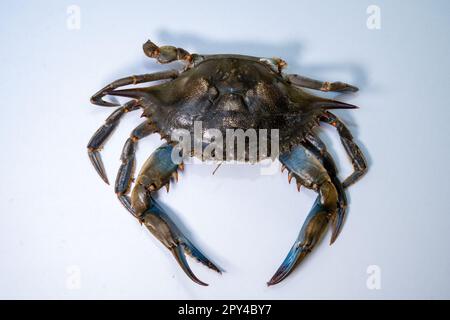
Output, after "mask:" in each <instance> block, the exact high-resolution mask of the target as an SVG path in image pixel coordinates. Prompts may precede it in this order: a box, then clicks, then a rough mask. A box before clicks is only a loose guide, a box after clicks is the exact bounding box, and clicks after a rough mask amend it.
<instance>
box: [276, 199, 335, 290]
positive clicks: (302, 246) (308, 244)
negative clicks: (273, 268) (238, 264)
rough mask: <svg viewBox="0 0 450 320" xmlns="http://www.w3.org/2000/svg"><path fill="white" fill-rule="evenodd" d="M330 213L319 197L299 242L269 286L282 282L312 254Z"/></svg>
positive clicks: (298, 239) (301, 232) (293, 247)
mask: <svg viewBox="0 0 450 320" xmlns="http://www.w3.org/2000/svg"><path fill="white" fill-rule="evenodd" d="M328 221H329V213H328V210H327V208H326V207H324V206H323V205H322V203H321V200H320V196H319V197H317V199H316V201H315V203H314V205H313V207H312V209H311V211H310V213H309V215H308V217H307V218H306V221H305V223H304V224H303V227H302V229H301V230H300V234H299V235H298V238H297V240H296V241H295V243H294V245H293V246H292V248H291V250H290V251H289V253H288V255H287V256H286V258H285V259H284V261H283V263H282V264H281V266H280V267H279V268H278V270H277V272H275V274H274V275H273V277H272V279H270V281H269V282H267V285H268V286H272V285H274V284H277V283H279V282H281V281H282V280H283V279H284V278H286V277H287V276H288V275H289V274H290V273H291V272H292V270H294V268H295V266H297V265H298V264H299V263H300V262H302V261H303V259H304V258H305V257H306V256H307V255H308V253H310V252H311V250H312V249H313V248H314V246H315V245H316V244H317V242H318V241H319V240H320V238H321V236H322V235H323V233H324V232H325V230H326V229H327V226H328Z"/></svg>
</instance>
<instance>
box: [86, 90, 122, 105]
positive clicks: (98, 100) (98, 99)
mask: <svg viewBox="0 0 450 320" xmlns="http://www.w3.org/2000/svg"><path fill="white" fill-rule="evenodd" d="M107 88H108V87H105V88H103V89H102V90H100V91H98V92H97V93H96V94H94V95H93V96H92V97H91V103H92V104H95V105H97V106H101V107H118V106H119V104H118V103H114V102H109V101H105V100H103V97H104V96H105V94H106V93H107Z"/></svg>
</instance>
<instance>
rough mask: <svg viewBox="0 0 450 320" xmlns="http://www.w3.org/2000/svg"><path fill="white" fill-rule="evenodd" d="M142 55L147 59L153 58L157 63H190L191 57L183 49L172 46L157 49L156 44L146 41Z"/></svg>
mask: <svg viewBox="0 0 450 320" xmlns="http://www.w3.org/2000/svg"><path fill="white" fill-rule="evenodd" d="M142 49H143V50H144V53H145V55H146V56H148V57H149V58H155V59H156V60H157V61H158V62H159V63H169V62H173V61H177V60H178V61H187V62H188V63H190V62H191V60H192V56H191V54H190V53H189V52H187V51H186V50H184V49H183V48H177V47H174V46H162V47H158V46H157V45H156V44H154V43H153V42H151V41H150V40H148V41H147V42H146V43H144V45H143V46H142Z"/></svg>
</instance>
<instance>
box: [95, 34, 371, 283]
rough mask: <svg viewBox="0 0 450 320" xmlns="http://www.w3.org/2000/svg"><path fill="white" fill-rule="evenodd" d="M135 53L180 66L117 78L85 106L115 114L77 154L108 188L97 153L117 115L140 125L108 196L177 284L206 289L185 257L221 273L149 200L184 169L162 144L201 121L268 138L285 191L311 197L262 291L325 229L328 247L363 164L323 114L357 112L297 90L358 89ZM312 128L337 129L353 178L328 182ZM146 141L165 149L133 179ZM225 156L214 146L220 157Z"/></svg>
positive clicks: (205, 60) (228, 58)
mask: <svg viewBox="0 0 450 320" xmlns="http://www.w3.org/2000/svg"><path fill="white" fill-rule="evenodd" d="M143 50H144V53H145V55H146V56H148V57H150V58H154V59H156V60H157V61H158V62H159V63H161V64H166V63H170V62H174V61H181V62H182V63H183V65H184V67H183V68H179V69H181V70H175V69H174V70H167V71H162V72H156V73H150V74H141V75H134V76H129V77H126V78H122V79H119V80H116V81H114V82H112V83H110V84H108V85H107V86H105V87H104V88H103V89H101V90H100V91H98V92H97V93H96V94H94V95H93V96H92V98H91V102H92V103H93V104H95V105H99V106H104V107H117V108H116V109H115V111H114V112H113V113H112V114H111V115H110V116H109V117H108V118H107V119H106V121H105V123H104V124H103V125H102V126H101V127H100V128H99V129H98V130H97V131H96V132H95V134H94V135H93V136H92V138H91V140H90V141H89V143H88V145H87V149H88V155H89V158H90V160H91V162H92V164H93V166H94V168H95V169H96V171H97V173H98V174H99V175H100V177H101V178H102V179H103V180H104V181H105V182H106V183H108V178H107V175H106V172H105V168H104V165H103V162H102V159H101V156H100V150H101V149H102V147H103V145H104V144H105V142H106V140H107V139H108V138H109V137H110V136H111V134H112V132H113V131H114V129H115V128H116V127H117V125H118V123H119V121H120V120H121V118H122V116H123V115H125V114H126V113H128V112H131V111H135V110H142V111H143V113H142V117H144V119H145V121H144V122H143V123H142V124H140V125H139V126H137V127H136V128H135V129H134V130H133V131H132V132H131V134H130V137H129V138H128V139H127V140H126V142H125V145H124V147H123V151H122V154H121V158H120V159H121V162H122V163H121V165H120V168H119V171H118V174H117V178H116V181H115V193H116V194H117V197H118V199H119V200H120V202H121V203H122V204H123V206H124V207H125V208H126V209H127V210H128V211H129V212H130V213H131V214H132V215H133V217H135V218H136V219H137V220H138V221H139V222H140V223H141V224H142V225H144V226H145V227H146V228H147V229H148V230H149V231H150V232H151V233H152V234H153V235H154V236H155V237H156V238H157V239H158V240H159V241H160V242H161V243H162V244H163V245H164V246H165V247H166V248H167V249H168V250H170V252H171V253H172V254H173V256H174V258H175V260H176V261H177V262H178V264H179V265H180V267H181V268H182V269H183V271H184V272H185V273H186V275H187V276H188V277H189V278H190V279H191V280H193V281H194V282H195V283H197V284H199V285H205V286H206V285H207V284H206V283H204V282H203V281H201V280H200V279H198V278H197V277H196V276H195V275H194V273H193V272H192V270H191V268H190V266H189V264H188V263H187V260H186V254H188V255H190V256H192V257H193V258H195V259H196V260H198V261H199V262H200V263H202V264H204V265H206V266H207V267H209V268H210V269H212V270H214V271H217V272H219V273H221V272H222V269H221V268H219V267H218V266H217V265H216V264H214V263H213V262H212V261H211V260H210V259H208V258H207V257H206V256H205V255H204V254H203V253H202V252H201V251H200V250H199V249H198V248H197V247H196V246H195V245H194V244H193V242H192V241H191V240H190V239H189V237H188V236H187V235H186V234H184V233H183V232H182V231H181V230H180V229H179V228H178V227H177V225H176V223H175V222H174V220H173V219H172V218H170V216H169V215H168V214H167V213H166V211H165V209H164V208H163V207H162V206H161V205H160V204H159V202H158V201H159V200H158V201H157V200H156V199H155V194H156V192H157V191H158V190H159V189H161V188H162V187H164V186H165V187H166V188H167V191H168V190H169V184H170V182H171V180H178V171H182V170H183V168H184V163H183V162H179V163H177V162H176V161H174V159H173V156H172V155H173V151H174V148H175V146H176V145H177V142H178V141H174V140H173V139H172V134H173V132H174V131H175V130H177V129H180V128H182V129H184V130H188V132H190V133H193V131H194V122H195V121H201V122H202V124H203V127H204V128H203V130H206V129H208V128H215V129H218V130H219V131H220V132H223V133H225V132H226V131H227V130H228V129H242V130H248V129H266V130H272V129H278V130H279V134H278V136H277V137H276V138H277V140H278V141H277V142H278V145H279V154H278V155H277V156H278V160H279V161H280V162H281V165H282V166H281V167H282V171H283V170H287V171H288V179H289V182H291V180H292V178H295V180H296V183H297V187H298V188H299V189H300V187H301V186H303V187H306V188H308V189H312V190H314V191H315V192H317V198H316V200H315V202H314V204H313V206H312V209H311V210H310V212H309V214H308V216H307V218H306V221H305V222H304V225H303V227H302V228H301V230H300V233H299V235H298V237H297V239H296V240H295V242H294V245H293V246H292V248H291V249H290V251H289V252H288V254H287V256H286V258H285V260H284V261H283V262H282V264H281V266H280V267H279V268H278V269H277V271H276V272H275V274H274V275H273V277H272V278H271V279H270V280H269V282H267V284H268V285H269V286H270V285H274V284H277V283H279V282H280V281H282V280H283V279H285V278H286V277H287V276H288V275H289V274H290V273H291V272H292V271H293V270H294V268H295V267H296V266H297V265H298V264H299V263H300V262H301V261H303V259H304V258H305V257H306V256H307V255H308V254H309V253H310V252H311V250H312V249H313V248H314V247H315V246H316V244H317V243H318V242H319V240H320V239H321V237H322V235H323V234H324V233H325V231H326V230H327V229H328V226H330V227H331V229H332V235H331V241H330V244H332V243H334V241H335V240H336V238H337V237H338V235H339V233H340V231H341V229H342V226H343V222H344V218H345V215H346V209H347V198H346V194H345V189H346V188H348V187H349V186H350V185H352V184H353V183H354V182H355V181H357V180H358V179H359V178H360V177H361V176H363V174H364V173H365V172H366V171H367V163H366V160H365V158H364V155H363V153H362V151H361V149H360V148H359V147H358V146H357V144H356V143H355V141H354V139H353V137H352V134H351V133H350V131H349V130H348V128H347V127H346V126H345V124H344V123H343V122H342V121H341V120H340V119H339V118H338V117H337V116H336V115H335V114H333V113H332V112H331V111H330V110H333V109H354V108H357V107H356V106H354V105H351V104H348V103H344V102H340V101H336V100H332V99H327V98H324V97H320V96H317V95H313V94H312V91H311V90H305V88H306V89H312V90H319V91H325V92H326V91H333V92H355V91H357V90H358V88H357V87H355V86H352V85H349V84H347V83H343V82H327V81H325V82H323V81H319V80H314V79H311V78H307V77H304V76H301V75H295V74H288V73H285V72H284V69H285V67H286V65H287V64H286V62H285V61H284V60H282V59H280V58H260V57H253V56H245V55H236V54H213V55H202V54H191V53H189V52H188V51H186V50H184V49H182V48H177V47H174V46H160V47H159V46H157V45H156V44H154V43H153V42H151V41H150V40H149V41H147V42H146V43H144V45H143ZM150 82H154V83H153V84H152V85H150V86H147V87H142V86H137V87H136V86H135V87H127V88H120V87H124V86H130V85H137V84H143V83H150ZM107 95H108V96H118V97H125V98H128V99H129V100H128V102H126V103H125V104H123V105H119V104H117V103H113V102H109V101H106V100H104V99H103V98H104V97H105V96H107ZM321 123H325V124H328V125H331V126H333V127H335V128H336V129H337V132H338V134H339V136H340V140H341V142H342V144H343V146H344V149H345V151H346V153H347V154H348V156H349V158H350V160H351V163H352V165H353V172H352V173H351V174H350V175H349V176H348V177H347V178H346V179H345V180H344V181H343V182H341V180H340V179H339V178H338V175H337V169H336V165H335V163H334V160H333V158H332V157H331V155H330V153H329V152H328V151H327V148H326V146H325V144H324V142H322V141H321V139H320V138H319V137H318V135H317V132H315V130H316V129H315V128H317V127H318V126H319V125H320V124H321ZM153 133H159V134H160V135H161V139H164V140H165V141H166V142H165V143H164V144H163V145H161V146H160V147H159V148H157V149H156V150H155V151H154V152H153V153H152V154H151V155H150V157H149V158H148V159H147V160H146V162H145V163H144V165H143V166H142V168H141V170H140V172H139V174H138V176H137V178H136V179H134V169H135V162H136V160H135V153H136V148H137V144H138V141H139V140H140V139H142V138H144V137H146V136H148V135H150V134H153ZM270 139H271V140H273V139H275V137H272V136H271V137H269V140H270ZM226 148H227V147H226V146H224V152H226V150H225V149H226ZM187 156H188V157H190V156H196V155H195V154H193V153H191V154H188V155H187ZM202 160H204V159H202ZM245 160H248V157H245V159H244V161H245ZM259 160H262V159H261V158H258V159H257V161H259ZM133 182H134V186H133V188H131V185H132V184H133ZM131 189H132V190H131ZM130 191H131V192H130Z"/></svg>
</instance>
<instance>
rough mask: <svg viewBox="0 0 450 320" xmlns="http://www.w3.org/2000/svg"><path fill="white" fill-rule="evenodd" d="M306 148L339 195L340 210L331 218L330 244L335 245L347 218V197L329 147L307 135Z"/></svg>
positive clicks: (314, 136) (312, 135)
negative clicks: (319, 164) (321, 167)
mask: <svg viewBox="0 0 450 320" xmlns="http://www.w3.org/2000/svg"><path fill="white" fill-rule="evenodd" d="M302 144H303V146H304V147H305V148H307V149H308V150H309V151H311V152H312V153H313V154H314V155H315V156H316V158H317V159H319V161H320V162H321V163H322V165H323V166H324V167H325V169H326V170H327V172H328V175H329V176H330V178H331V181H332V182H333V184H334V187H335V188H336V191H337V194H338V210H337V212H336V215H333V216H332V217H331V220H332V221H331V225H332V234H331V240H330V244H333V243H334V242H335V241H336V238H337V237H338V235H339V233H340V231H341V229H342V225H343V222H344V218H345V213H346V210H347V196H346V195H345V191H344V187H343V186H342V183H341V181H340V180H339V178H338V177H337V168H336V165H335V163H334V160H333V158H332V157H331V155H330V153H329V152H328V150H327V147H326V145H325V143H323V141H322V140H321V139H320V138H319V137H318V136H316V135H315V134H313V133H310V134H307V135H306V137H305V142H304V143H302Z"/></svg>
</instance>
